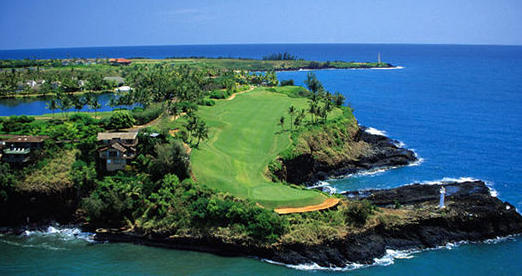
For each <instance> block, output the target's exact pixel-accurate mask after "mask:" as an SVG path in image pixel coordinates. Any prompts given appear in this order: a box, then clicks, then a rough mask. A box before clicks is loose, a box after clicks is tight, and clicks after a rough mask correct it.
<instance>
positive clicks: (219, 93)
mask: <svg viewBox="0 0 522 276" xmlns="http://www.w3.org/2000/svg"><path fill="white" fill-rule="evenodd" d="M230 94H231V93H230V91H228V90H214V91H212V92H210V95H209V97H210V98H211V99H226V98H228V97H230Z"/></svg>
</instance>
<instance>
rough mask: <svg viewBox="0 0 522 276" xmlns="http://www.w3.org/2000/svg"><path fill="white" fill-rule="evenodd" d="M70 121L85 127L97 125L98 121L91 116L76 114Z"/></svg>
mask: <svg viewBox="0 0 522 276" xmlns="http://www.w3.org/2000/svg"><path fill="white" fill-rule="evenodd" d="M69 120H70V121H72V122H76V123H82V124H84V125H91V124H96V123H97V122H98V120H96V119H94V118H93V117H91V115H89V114H83V113H76V114H73V115H71V117H69Z"/></svg>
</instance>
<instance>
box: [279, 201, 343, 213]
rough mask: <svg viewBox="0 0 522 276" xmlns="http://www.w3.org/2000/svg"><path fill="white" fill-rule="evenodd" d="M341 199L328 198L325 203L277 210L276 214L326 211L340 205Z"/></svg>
mask: <svg viewBox="0 0 522 276" xmlns="http://www.w3.org/2000/svg"><path fill="white" fill-rule="evenodd" d="M339 201H340V199H338V198H327V199H326V200H325V201H324V202H323V203H321V204H317V205H309V206H305V207H299V208H276V209H274V212H276V213H278V214H280V215H284V214H292V213H304V212H311V211H318V210H324V209H328V208H332V207H334V206H335V205H337V204H339Z"/></svg>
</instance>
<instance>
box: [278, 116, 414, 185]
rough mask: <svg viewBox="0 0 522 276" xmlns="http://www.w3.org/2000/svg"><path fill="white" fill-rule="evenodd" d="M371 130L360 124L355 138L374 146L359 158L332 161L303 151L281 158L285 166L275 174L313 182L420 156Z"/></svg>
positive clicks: (405, 162) (406, 162)
mask: <svg viewBox="0 0 522 276" xmlns="http://www.w3.org/2000/svg"><path fill="white" fill-rule="evenodd" d="M367 130H368V128H366V127H364V126H360V127H359V129H358V130H357V133H356V134H355V136H354V141H355V142H359V141H364V142H366V143H367V144H368V145H369V146H370V150H369V151H367V152H366V153H365V154H364V155H362V156H360V157H359V158H358V159H355V160H354V159H343V160H339V161H338V162H336V163H334V164H329V163H327V162H323V161H320V160H317V159H316V158H314V156H313V154H311V153H307V154H301V155H299V156H297V157H295V158H293V159H290V160H280V161H281V163H282V166H281V169H280V170H279V171H276V172H275V175H276V176H277V177H278V178H279V179H280V180H283V181H286V182H288V183H294V184H304V185H307V186H311V185H314V184H315V183H317V182H318V181H323V180H326V179H329V178H339V177H343V176H346V175H349V174H354V173H357V172H361V171H368V170H373V169H377V168H395V167H401V166H407V165H409V164H412V163H413V162H416V161H418V160H419V159H418V157H417V155H416V154H415V152H413V151H412V150H409V149H405V148H403V147H401V145H400V142H399V141H397V140H393V139H391V138H388V137H386V136H383V135H377V134H373V133H370V132H369V131H367Z"/></svg>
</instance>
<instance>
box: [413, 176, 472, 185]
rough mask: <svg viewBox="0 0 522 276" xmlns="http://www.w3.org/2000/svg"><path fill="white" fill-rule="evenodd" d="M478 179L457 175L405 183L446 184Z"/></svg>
mask: <svg viewBox="0 0 522 276" xmlns="http://www.w3.org/2000/svg"><path fill="white" fill-rule="evenodd" d="M479 180H480V179H477V178H473V177H459V178H453V177H444V178H442V179H437V180H425V181H414V182H412V183H408V184H406V185H413V184H424V185H438V184H447V183H454V182H456V183H464V182H471V181H479Z"/></svg>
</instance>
